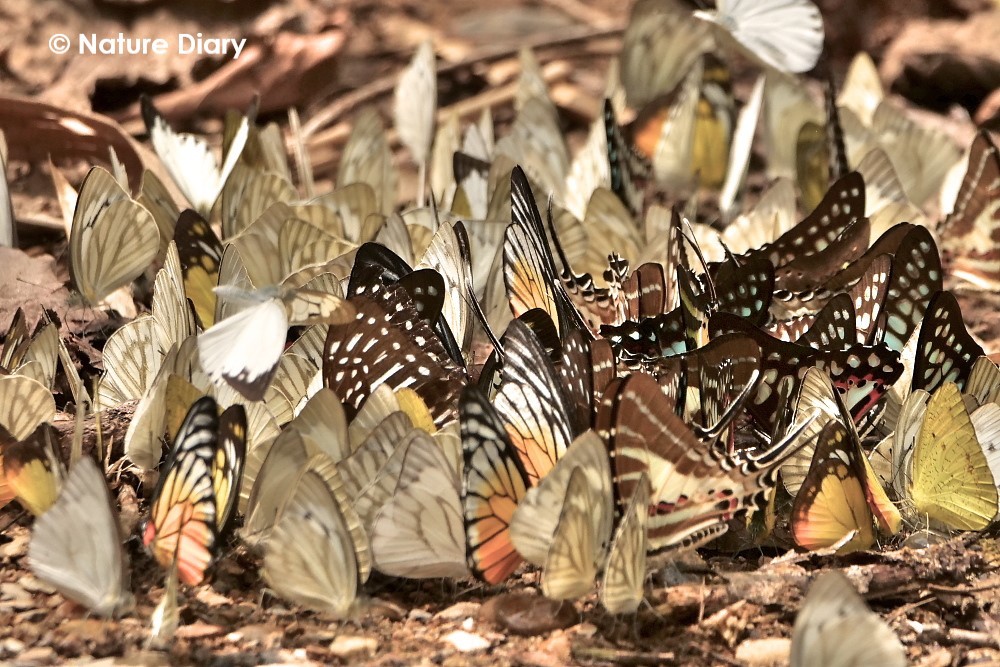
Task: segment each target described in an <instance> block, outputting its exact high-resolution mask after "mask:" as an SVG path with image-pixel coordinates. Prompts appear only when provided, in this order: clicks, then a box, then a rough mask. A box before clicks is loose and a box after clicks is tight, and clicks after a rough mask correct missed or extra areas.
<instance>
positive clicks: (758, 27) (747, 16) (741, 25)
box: [695, 0, 823, 73]
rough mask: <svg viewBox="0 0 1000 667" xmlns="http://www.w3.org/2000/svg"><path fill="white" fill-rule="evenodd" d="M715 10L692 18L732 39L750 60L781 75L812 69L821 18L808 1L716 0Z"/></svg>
mask: <svg viewBox="0 0 1000 667" xmlns="http://www.w3.org/2000/svg"><path fill="white" fill-rule="evenodd" d="M716 7H717V9H716V11H715V12H705V11H698V12H695V16H697V17H698V18H701V19H704V20H707V21H711V22H712V23H713V24H714V25H716V26H718V27H719V28H721V30H720V32H724V33H726V34H728V35H730V36H732V38H733V39H734V40H735V41H736V43H737V44H738V45H739V46H740V47H742V51H743V52H744V53H746V54H747V55H749V56H750V57H751V58H752V59H755V60H757V61H758V62H763V63H764V64H765V65H768V66H770V67H773V68H775V69H777V70H781V71H782V72H792V73H801V72H806V71H808V70H811V69H812V68H813V67H815V66H816V62H817V61H818V60H819V56H820V53H822V51H823V17H822V16H821V15H820V13H819V8H818V7H816V5H815V4H813V3H812V2H810V0H756V1H755V0H719V2H717V3H716Z"/></svg>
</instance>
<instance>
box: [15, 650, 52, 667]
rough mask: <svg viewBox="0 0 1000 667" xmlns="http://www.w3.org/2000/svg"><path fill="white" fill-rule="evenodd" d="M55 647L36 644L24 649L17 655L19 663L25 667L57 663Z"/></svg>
mask: <svg viewBox="0 0 1000 667" xmlns="http://www.w3.org/2000/svg"><path fill="white" fill-rule="evenodd" d="M57 657H58V656H56V652H55V649H53V648H52V647H51V646H36V647H35V648H29V649H28V650H27V651H22V652H21V654H20V655H18V656H17V664H18V665H22V666H23V667H34V665H54V664H55V663H56V659H57Z"/></svg>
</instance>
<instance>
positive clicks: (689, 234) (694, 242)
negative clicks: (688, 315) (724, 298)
mask: <svg viewBox="0 0 1000 667" xmlns="http://www.w3.org/2000/svg"><path fill="white" fill-rule="evenodd" d="M681 222H682V224H683V232H682V236H683V237H684V240H685V241H687V244H688V245H689V246H691V249H692V250H693V251H694V254H695V257H697V258H698V263H699V264H701V269H702V272H703V273H704V274H705V283H706V287H707V289H708V298H709V301H710V302H711V303H712V304H713V306H714V305H715V304H716V303H718V297H717V296H716V293H715V282H713V280H712V275H711V274H710V273H709V271H708V262H707V261H705V255H704V254H703V253H702V252H701V244H699V243H698V239H697V238H695V235H694V228H693V227H691V223H690V222H688V220H687V218H682V219H681Z"/></svg>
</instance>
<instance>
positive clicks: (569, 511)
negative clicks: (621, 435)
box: [510, 431, 614, 600]
mask: <svg viewBox="0 0 1000 667" xmlns="http://www.w3.org/2000/svg"><path fill="white" fill-rule="evenodd" d="M613 518H614V509H613V498H612V492H611V467H610V464H609V462H608V453H607V448H606V447H605V446H604V443H603V441H602V440H601V438H600V437H599V436H598V435H597V434H596V433H594V432H593V431H587V432H585V433H583V434H582V435H580V436H578V437H577V438H576V440H574V441H573V443H572V444H571V445H570V446H569V447H568V448H567V449H566V453H565V454H564V455H563V456H562V458H560V459H559V462H558V463H557V464H556V466H555V467H553V468H552V470H550V471H549V473H548V474H547V475H546V476H545V477H543V478H542V480H541V482H540V483H539V484H538V486H535V487H533V488H531V489H530V490H529V491H528V493H527V494H526V495H525V497H524V498H523V499H522V500H521V502H520V504H519V505H518V507H517V510H515V512H514V516H513V518H512V519H511V525H510V537H511V541H512V542H513V544H514V547H515V548H516V549H517V551H518V553H520V554H521V555H522V556H523V557H524V559H525V560H527V561H528V562H531V563H534V564H536V565H541V566H542V567H543V574H542V591H543V592H544V593H545V595H547V596H549V597H552V598H554V599H559V600H566V599H574V598H577V597H581V596H582V595H585V594H586V593H587V591H589V590H590V589H591V588H592V587H593V585H594V581H595V578H596V576H597V572H598V570H599V568H600V567H601V566H602V565H603V563H604V559H605V556H606V554H607V550H608V544H609V542H610V540H611V527H612V522H613Z"/></svg>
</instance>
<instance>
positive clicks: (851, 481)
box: [790, 419, 875, 554]
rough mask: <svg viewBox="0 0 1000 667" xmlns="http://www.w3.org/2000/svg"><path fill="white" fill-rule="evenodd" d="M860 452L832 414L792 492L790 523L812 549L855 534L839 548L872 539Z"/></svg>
mask: <svg viewBox="0 0 1000 667" xmlns="http://www.w3.org/2000/svg"><path fill="white" fill-rule="evenodd" d="M861 455H862V454H861V452H860V451H859V448H858V447H857V443H855V442H854V441H853V439H852V438H851V434H850V433H849V431H848V429H847V428H846V427H845V426H844V425H843V424H841V423H840V422H839V421H837V420H836V419H834V420H832V421H829V422H827V424H826V426H825V427H824V428H823V430H822V431H821V432H820V434H819V439H818V440H817V443H816V451H815V453H814V454H813V461H812V466H811V467H810V468H809V472H808V473H807V474H806V477H805V480H804V481H803V483H802V486H801V488H800V489H799V492H798V494H797V495H796V496H795V503H794V504H793V505H792V515H791V519H790V527H791V531H792V536H793V537H794V538H795V543H796V544H798V545H799V546H800V547H803V548H804V549H809V550H810V551H812V550H816V549H825V548H827V547H831V546H833V545H834V544H837V543H839V542H841V541H842V540H843V539H844V537H845V536H847V535H848V534H850V533H852V532H853V533H854V536H853V537H852V538H851V539H850V540H849V541H848V542H847V543H845V544H842V545H841V546H840V548H839V549H838V550H837V553H842V554H843V553H851V552H852V551H859V550H863V549H867V548H868V547H870V546H871V545H872V544H874V543H875V531H874V529H873V518H872V512H871V510H870V509H869V507H868V501H867V499H866V496H865V489H864V479H863V474H864V469H863V467H862V463H861V461H860V459H859V457H860V456H861Z"/></svg>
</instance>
